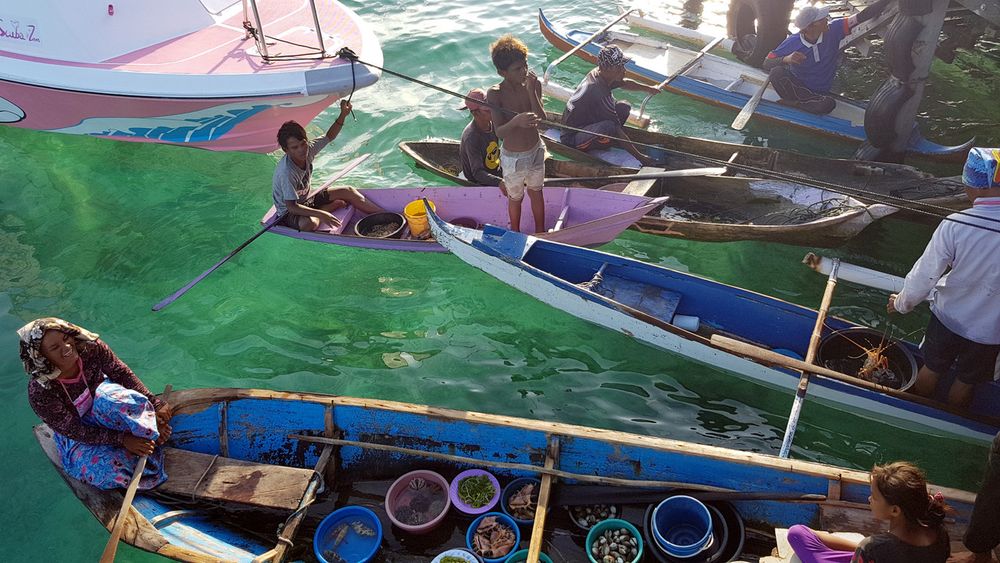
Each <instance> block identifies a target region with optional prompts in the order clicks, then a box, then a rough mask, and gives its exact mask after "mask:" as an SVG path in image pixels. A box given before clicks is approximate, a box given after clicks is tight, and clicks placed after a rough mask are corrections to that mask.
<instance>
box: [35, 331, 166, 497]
mask: <svg viewBox="0 0 1000 563" xmlns="http://www.w3.org/2000/svg"><path fill="white" fill-rule="evenodd" d="M17 334H18V336H19V337H20V348H21V350H20V352H21V361H22V362H24V370H25V371H26V372H27V373H28V377H29V378H30V380H29V382H28V402H29V403H30V404H31V408H32V409H33V410H34V411H35V413H36V414H38V416H39V417H40V418H41V419H42V421H43V422H45V423H46V424H48V425H49V427H50V428H51V429H52V430H53V434H54V439H55V443H56V447H57V449H58V451H59V456H60V460H61V463H62V466H63V469H64V470H65V471H66V473H67V474H68V475H70V476H71V477H73V478H75V479H79V480H80V481H83V482H85V483H89V484H91V485H93V486H95V487H98V488H101V489H113V488H118V487H122V488H124V487H127V486H128V484H129V482H130V480H131V477H132V473H133V471H134V470H135V464H136V462H137V461H138V459H139V456H148V459H147V461H146V469H145V470H144V471H143V474H142V478H141V479H140V481H139V488H141V489H149V488H152V487H155V486H157V485H159V484H160V483H162V482H163V481H165V480H166V478H167V476H166V474H165V473H164V472H163V450H162V449H160V448H157V446H159V445H160V444H162V443H164V442H166V441H167V440H168V439H169V438H170V433H171V429H170V424H169V422H170V415H171V413H170V407H169V405H167V403H165V402H164V401H162V400H161V399H159V398H157V397H155V396H153V394H152V393H150V391H149V389H147V388H146V386H145V385H143V384H142V382H141V381H139V378H138V377H136V375H135V373H133V372H132V370H131V369H129V367H128V366H127V365H125V363H124V362H122V361H121V360H119V359H118V356H116V355H115V353H114V352H112V351H111V348H108V345H107V344H105V343H104V342H102V341H100V340H98V335H97V334H96V333H93V332H90V331H89V330H86V329H84V328H81V327H79V326H77V325H75V324H72V323H69V322H66V321H64V320H62V319H57V318H54V317H45V318H41V319H36V320H34V321H31V322H30V323H28V324H26V325H24V326H23V327H21V328H20V329H19V330H18V331H17Z"/></svg>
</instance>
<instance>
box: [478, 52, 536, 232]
mask: <svg viewBox="0 0 1000 563" xmlns="http://www.w3.org/2000/svg"><path fill="white" fill-rule="evenodd" d="M490 58H491V59H493V66H494V67H496V69H497V74H499V75H500V76H501V77H502V78H503V80H502V81H501V82H500V83H499V84H496V85H495V86H493V87H491V88H490V89H489V91H487V93H486V103H487V104H488V105H489V106H490V110H491V113H492V118H493V128H494V131H496V134H497V137H499V138H500V139H501V141H502V144H501V147H500V168H502V169H503V181H501V182H500V190H501V191H503V192H504V194H505V195H506V196H507V214H508V215H509V216H510V228H511V230H514V231H520V230H521V201H522V200H523V199H524V192H525V191H527V192H528V199H529V200H530V201H531V214H532V216H533V217H534V220H535V231H534V232H544V231H545V200H544V198H543V196H542V182H543V181H544V179H545V146H544V145H543V144H542V139H541V137H540V136H539V135H538V124H539V123H540V122H541V120H543V119H545V110H544V109H543V108H542V85H541V83H539V82H538V77H537V76H535V73H534V72H532V71H530V70H528V47H527V46H526V45H525V44H524V43H522V42H521V41H520V40H518V39H517V38H515V37H514V36H513V35H509V34H508V35H504V36H503V37H501V38H499V39H497V40H496V42H494V43H493V44H492V45H490Z"/></svg>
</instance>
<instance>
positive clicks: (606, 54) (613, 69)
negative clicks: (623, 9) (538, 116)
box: [561, 45, 659, 165]
mask: <svg viewBox="0 0 1000 563" xmlns="http://www.w3.org/2000/svg"><path fill="white" fill-rule="evenodd" d="M630 60H631V59H629V58H628V57H626V56H625V54H624V53H623V52H622V50H621V49H619V48H618V47H616V46H614V45H612V46H610V47H605V48H603V49H601V52H600V53H599V54H598V55H597V62H598V66H597V68H595V69H594V70H592V71H590V73H588V74H587V76H586V77H584V79H583V81H582V82H580V85H579V86H577V87H576V91H575V92H573V95H572V96H571V97H570V99H569V101H568V102H566V111H565V112H564V113H563V119H562V122H563V125H569V126H570V127H574V128H576V129H583V130H584V131H586V132H581V131H574V130H572V129H565V130H563V132H562V138H561V139H562V143H563V144H564V145H569V146H571V147H573V148H575V149H579V150H582V151H590V150H595V149H601V148H609V147H610V146H611V144H612V141H611V138H610V137H616V138H618V139H625V141H626V142H621V143H619V144H620V145H621V147H622V148H623V149H625V150H627V151H628V152H629V153H631V154H632V156H634V157H636V159H638V160H639V162H641V163H642V164H644V165H651V164H654V162H653V159H651V158H649V157H648V156H646V155H644V154H642V153H641V152H639V149H637V148H636V147H635V145H633V144H632V143H630V142H627V141H628V136H627V135H626V134H625V130H624V129H623V128H622V126H623V125H625V121H626V120H627V119H628V114H629V112H630V111H631V110H632V106H630V105H629V104H628V103H626V102H619V101H616V100H615V98H614V96H612V95H611V91H612V90H614V89H615V88H624V89H626V90H635V91H638V92H646V93H647V94H656V93H658V92H659V90H658V89H656V88H654V87H652V86H646V85H645V84H640V83H638V82H636V81H634V80H629V79H627V78H625V65H626V64H627V63H628V62H629V61H630Z"/></svg>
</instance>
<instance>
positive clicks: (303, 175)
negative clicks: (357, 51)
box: [271, 100, 382, 232]
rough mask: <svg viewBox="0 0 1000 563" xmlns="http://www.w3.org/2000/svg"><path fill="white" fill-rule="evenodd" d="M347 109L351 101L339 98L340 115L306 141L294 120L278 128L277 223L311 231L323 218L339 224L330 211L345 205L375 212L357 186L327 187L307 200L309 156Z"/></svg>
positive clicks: (337, 129)
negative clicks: (324, 129)
mask: <svg viewBox="0 0 1000 563" xmlns="http://www.w3.org/2000/svg"><path fill="white" fill-rule="evenodd" d="M349 113H351V102H349V101H347V100H340V116H339V117H338V118H337V119H336V120H334V122H333V123H332V124H330V128H329V129H327V130H326V135H324V136H322V137H320V138H318V139H315V140H313V141H312V142H311V143H310V142H309V138H308V137H307V136H306V130H305V128H304V127H302V126H301V125H299V124H298V123H297V122H295V121H286V122H285V123H283V124H282V125H281V128H280V129H278V144H279V145H281V150H282V151H283V152H284V153H285V156H283V157H281V160H279V161H278V165H277V166H275V168H274V178H273V180H272V183H271V193H272V197H273V199H274V209H275V212H276V214H277V216H279V217H281V221H280V224H281V225H284V226H286V227H291V228H293V229H296V230H299V231H307V232H308V231H315V230H316V229H317V228H319V226H320V223H321V222H322V221H323V220H326V221H328V222H329V223H330V224H331V225H333V226H337V225H340V220H339V219H337V218H336V217H334V216H333V215H332V214H331V213H330V212H331V211H335V210H337V209H340V208H341V207H344V206H347V205H353V206H354V207H355V209H357V210H358V211H361V212H364V213H378V212H380V211H382V208H380V207H379V206H377V205H375V204H373V203H371V202H370V201H368V199H367V198H365V196H364V195H362V194H361V192H359V191H358V190H356V189H354V188H352V187H350V186H348V187H339V188H338V187H330V188H327V189H325V190H323V191H321V192H319V193H318V194H316V196H315V197H313V198H312V201H308V200H307V199H306V196H307V195H308V194H309V189H310V188H309V182H310V180H311V179H312V171H313V159H315V158H316V155H317V154H318V153H319V151H321V150H323V148H324V147H326V146H327V145H328V144H330V142H331V141H333V140H334V139H336V138H337V135H339V134H340V129H341V128H342V127H343V126H344V119H345V118H346V117H347V114H349Z"/></svg>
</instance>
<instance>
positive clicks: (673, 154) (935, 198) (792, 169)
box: [543, 112, 969, 221]
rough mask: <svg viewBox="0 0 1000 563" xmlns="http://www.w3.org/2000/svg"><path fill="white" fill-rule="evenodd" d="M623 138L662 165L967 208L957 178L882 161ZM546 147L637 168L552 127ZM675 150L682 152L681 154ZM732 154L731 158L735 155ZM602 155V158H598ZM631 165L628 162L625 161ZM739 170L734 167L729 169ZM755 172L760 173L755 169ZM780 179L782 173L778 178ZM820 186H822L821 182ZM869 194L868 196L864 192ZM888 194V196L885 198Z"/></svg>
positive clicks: (654, 136) (661, 137)
mask: <svg viewBox="0 0 1000 563" xmlns="http://www.w3.org/2000/svg"><path fill="white" fill-rule="evenodd" d="M547 117H548V119H549V120H550V121H552V122H556V123H559V122H561V121H562V114H559V113H552V112H549V113H547ZM625 131H626V133H627V134H628V138H629V139H632V140H634V141H636V142H639V143H643V144H647V145H655V146H660V147H663V148H664V149H666V151H669V152H666V151H664V152H661V153H658V154H657V151H655V150H653V149H646V148H644V147H641V148H642V150H643V151H645V152H647V153H648V154H649V156H651V157H653V158H657V159H660V160H663V162H664V164H663V165H664V166H666V167H667V168H674V167H675V163H676V166H679V167H684V168H693V167H695V166H706V165H711V164H712V163H711V162H709V163H706V161H705V160H699V158H700V157H701V158H707V159H712V160H714V161H728V160H730V159H732V162H733V164H736V165H743V166H747V167H752V168H751V169H750V170H748V171H746V172H745V173H741V174H742V175H745V176H751V177H768V174H767V173H768V172H775V173H778V174H781V175H789V176H793V177H795V178H802V180H803V181H806V182H809V181H816V182H819V183H828V184H830V186H829V187H830V188H832V189H837V190H838V191H841V188H842V189H843V191H845V192H847V193H851V194H852V195H853V196H854V197H856V198H857V199H859V200H861V201H864V202H866V203H899V204H902V205H907V204H908V203H917V204H918V205H917V206H915V207H918V208H921V207H920V205H919V204H927V205H928V206H937V207H944V208H947V209H948V210H953V211H960V210H963V209H966V208H968V207H969V200H968V198H967V197H966V195H965V187H964V185H963V184H962V177H961V176H953V177H945V178H936V177H934V176H932V175H930V174H927V173H926V172H922V171H920V170H918V169H916V168H914V167H912V166H907V165H905V164H893V163H886V162H870V161H863V160H849V159H841V158H824V157H820V156H811V155H807V154H802V153H798V152H793V151H785V150H779V149H772V148H768V147H760V146H753V145H739V144H736V143H728V142H725V141H712V140H709V139H699V138H696V137H683V136H680V135H671V134H669V133H664V132H658V131H648V130H645V129H637V128H634V127H625ZM543 138H544V139H545V145H546V147H548V149H549V150H550V151H552V152H554V153H556V154H559V155H562V156H565V157H567V158H572V159H574V160H579V161H581V162H595V163H596V162H604V163H614V164H616V165H618V166H622V165H623V163H625V164H624V166H625V167H626V168H633V169H636V167H637V166H638V164H639V163H638V161H637V160H635V159H634V158H633V157H632V155H630V154H628V153H627V152H626V151H624V150H623V149H610V150H604V151H601V152H596V153H595V152H591V153H587V152H583V151H580V150H577V149H574V148H572V147H569V146H567V145H564V144H562V143H561V142H559V139H560V134H559V130H558V129H555V128H551V129H549V130H547V131H545V132H544V133H543ZM677 153H685V154H686V155H690V156H685V155H680V154H677ZM734 155H735V156H734ZM602 158H603V160H602ZM629 163H631V164H629ZM733 170H734V172H737V173H739V172H740V171H739V168H736V167H734V169H733ZM755 170H759V171H760V172H756V171H755ZM782 177H784V176H782ZM820 185H821V184H820ZM868 192H870V197H866V194H867V193H868ZM885 196H888V197H885ZM927 210H928V211H932V212H935V213H937V215H941V213H942V210H939V209H937V210H936V209H934V208H933V207H927ZM900 217H901V218H906V219H911V220H921V221H926V218H927V217H928V216H927V215H926V214H923V213H916V212H912V211H907V210H903V211H902V212H901V213H900Z"/></svg>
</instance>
